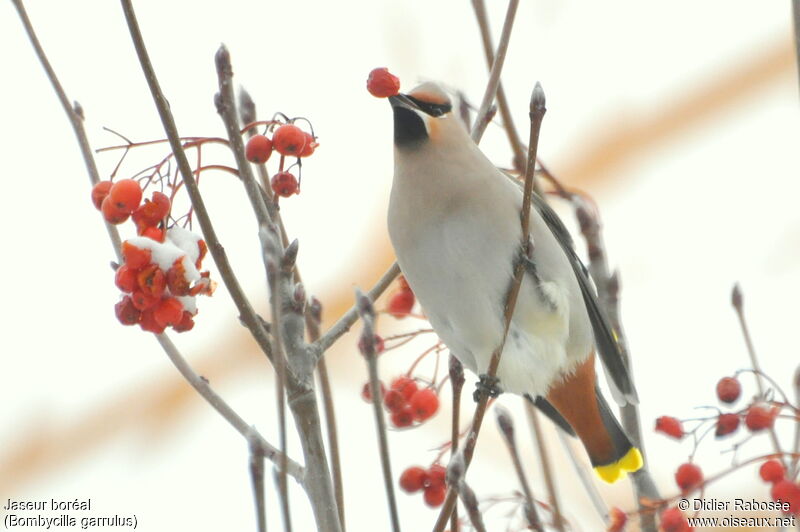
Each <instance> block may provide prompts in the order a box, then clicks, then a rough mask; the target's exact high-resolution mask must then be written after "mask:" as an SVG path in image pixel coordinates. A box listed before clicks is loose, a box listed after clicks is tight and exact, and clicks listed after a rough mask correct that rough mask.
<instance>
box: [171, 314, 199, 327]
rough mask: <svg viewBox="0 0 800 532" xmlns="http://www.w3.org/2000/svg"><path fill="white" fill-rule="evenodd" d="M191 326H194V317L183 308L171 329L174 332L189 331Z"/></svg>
mask: <svg viewBox="0 0 800 532" xmlns="http://www.w3.org/2000/svg"><path fill="white" fill-rule="evenodd" d="M193 327H194V318H192V315H191V313H189V312H187V311H185V310H184V311H183V317H182V318H181V321H179V322H178V323H176V324H174V325H173V326H172V330H174V331H175V332H186V331H191V330H192V328H193Z"/></svg>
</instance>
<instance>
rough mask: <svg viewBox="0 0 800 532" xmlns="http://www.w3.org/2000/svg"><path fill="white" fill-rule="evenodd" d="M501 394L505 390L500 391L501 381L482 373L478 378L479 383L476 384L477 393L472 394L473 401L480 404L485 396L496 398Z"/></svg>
mask: <svg viewBox="0 0 800 532" xmlns="http://www.w3.org/2000/svg"><path fill="white" fill-rule="evenodd" d="M501 393H503V390H502V389H500V379H498V378H497V377H493V376H490V375H487V374H486V373H482V374H481V375H480V376H479V377H478V382H477V383H475V391H474V392H473V393H472V399H473V400H474V401H475V402H476V403H478V402H480V400H481V399H482V398H483V396H484V395H485V396H487V397H492V398H494V397H497V396H499V395H500V394H501Z"/></svg>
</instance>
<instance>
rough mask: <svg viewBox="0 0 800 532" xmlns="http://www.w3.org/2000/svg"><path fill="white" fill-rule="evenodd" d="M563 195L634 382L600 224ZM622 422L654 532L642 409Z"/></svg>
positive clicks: (626, 413)
mask: <svg viewBox="0 0 800 532" xmlns="http://www.w3.org/2000/svg"><path fill="white" fill-rule="evenodd" d="M542 170H543V172H544V173H545V174H547V175H548V177H549V178H550V180H551V181H552V182H554V183H557V182H558V180H557V179H555V177H554V176H553V175H552V174H551V173H550V172H549V170H547V168H545V167H544V166H542ZM558 188H559V192H560V194H562V196H564V197H566V198H567V199H568V200H569V201H570V202H571V203H572V205H573V207H574V209H575V215H576V217H577V219H578V224H579V226H580V229H581V233H582V234H583V237H584V240H585V241H586V247H587V254H588V256H589V274H590V275H591V277H592V280H593V281H594V284H595V287H596V289H597V299H598V302H599V304H600V306H601V307H602V308H603V309H604V310H605V311H606V314H607V315H608V317H609V320H610V321H611V327H612V330H613V331H614V332H615V333H616V340H617V345H618V346H619V351H620V354H621V356H622V359H623V361H624V362H625V365H626V366H627V367H628V371H630V372H631V378H633V374H632V371H633V368H632V365H631V360H630V355H629V354H628V344H627V341H626V337H625V331H624V330H623V328H622V322H621V320H620V316H619V290H620V283H619V274H618V273H614V274H613V275H612V274H611V273H610V272H609V267H608V259H607V256H606V252H605V244H604V243H603V235H602V231H601V225H600V220H599V218H598V216H597V214H596V213H595V212H594V211H593V210H591V209H589V208H587V206H586V204H585V201H584V199H583V198H581V197H580V196H578V195H577V194H571V193H569V192H567V191H566V190H565V189H564V188H563V187H561V186H560V184H559V186H558ZM620 418H621V421H622V426H623V428H624V429H625V432H626V434H627V435H628V436H629V437H630V438H631V439H632V440H633V444H634V445H635V446H636V447H637V448H638V449H639V451H640V452H641V453H642V456H643V457H645V465H644V466H643V467H642V468H640V469H639V470H638V471H636V472H635V473H632V474H631V480H632V483H633V488H634V490H635V492H636V499H637V501H638V504H639V509H640V510H641V512H642V514H641V526H642V530H644V531H645V532H655V530H656V522H655V514H654V513H653V512H651V511H649V508H648V507H646V506H645V505H644V502H645V501H646V500H648V499H649V500H656V499H659V498H660V495H659V493H658V488H657V487H656V484H655V482H654V481H653V478H652V476H651V475H650V472H649V470H648V468H647V463H648V462H647V459H646V456H647V455H646V453H645V448H644V441H643V439H642V429H641V422H640V420H639V407H638V405H636V404H633V403H631V402H630V401H629V402H628V403H627V404H626V405H625V406H623V407H621V408H620Z"/></svg>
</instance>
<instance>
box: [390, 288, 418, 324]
mask: <svg viewBox="0 0 800 532" xmlns="http://www.w3.org/2000/svg"><path fill="white" fill-rule="evenodd" d="M415 299H416V298H415V297H414V292H412V291H411V290H399V291H397V292H395V293H394V294H392V298H391V299H389V306H388V307H387V310H388V312H389V314H391V315H392V316H394V317H395V318H404V317H405V316H406V315H407V314H410V313H411V309H413V308H414V301H415Z"/></svg>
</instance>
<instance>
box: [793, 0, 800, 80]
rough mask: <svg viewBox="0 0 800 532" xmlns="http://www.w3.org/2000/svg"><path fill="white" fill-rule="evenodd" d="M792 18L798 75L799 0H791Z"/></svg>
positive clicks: (799, 53)
mask: <svg viewBox="0 0 800 532" xmlns="http://www.w3.org/2000/svg"><path fill="white" fill-rule="evenodd" d="M792 19H793V21H794V50H795V54H796V56H797V74H798V76H800V0H792Z"/></svg>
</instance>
